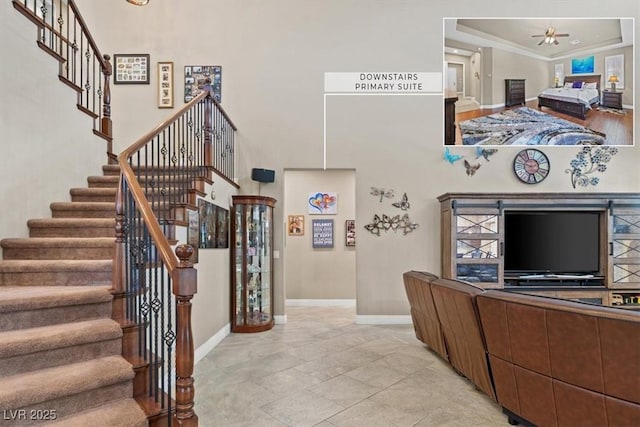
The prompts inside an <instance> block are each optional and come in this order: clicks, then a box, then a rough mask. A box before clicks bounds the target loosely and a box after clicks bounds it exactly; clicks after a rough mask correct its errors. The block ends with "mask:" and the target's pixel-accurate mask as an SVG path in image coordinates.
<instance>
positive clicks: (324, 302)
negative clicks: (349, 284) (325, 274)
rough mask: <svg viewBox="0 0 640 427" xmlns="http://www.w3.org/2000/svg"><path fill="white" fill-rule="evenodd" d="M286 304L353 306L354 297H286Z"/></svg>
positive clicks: (354, 302) (354, 304) (297, 305)
mask: <svg viewBox="0 0 640 427" xmlns="http://www.w3.org/2000/svg"><path fill="white" fill-rule="evenodd" d="M285 304H286V305H290V306H292V307H299V306H306V307H314V306H315V307H355V306H356V300H355V299H287V300H286V301H285Z"/></svg>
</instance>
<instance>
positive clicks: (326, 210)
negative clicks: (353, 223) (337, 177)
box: [309, 192, 338, 215]
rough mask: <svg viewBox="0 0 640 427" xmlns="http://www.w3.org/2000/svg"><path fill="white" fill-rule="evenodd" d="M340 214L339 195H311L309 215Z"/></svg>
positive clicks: (318, 193) (317, 193) (319, 193)
mask: <svg viewBox="0 0 640 427" xmlns="http://www.w3.org/2000/svg"><path fill="white" fill-rule="evenodd" d="M337 213H338V195H337V194H336V193H323V192H316V193H309V214H316V215H319V214H329V215H335V214H337Z"/></svg>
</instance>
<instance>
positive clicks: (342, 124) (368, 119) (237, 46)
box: [3, 0, 640, 321]
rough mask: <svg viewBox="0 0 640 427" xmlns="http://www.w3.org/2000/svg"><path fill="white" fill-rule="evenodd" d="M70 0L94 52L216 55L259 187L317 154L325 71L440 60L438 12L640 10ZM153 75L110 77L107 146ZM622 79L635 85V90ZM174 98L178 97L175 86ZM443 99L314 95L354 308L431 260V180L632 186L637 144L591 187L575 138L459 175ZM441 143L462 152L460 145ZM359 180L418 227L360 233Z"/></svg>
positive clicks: (126, 132)
mask: <svg viewBox="0 0 640 427" xmlns="http://www.w3.org/2000/svg"><path fill="white" fill-rule="evenodd" d="M78 4H79V7H80V9H81V10H82V12H83V15H84V17H85V20H86V21H87V22H88V23H89V25H90V26H91V28H92V29H94V36H95V38H96V40H97V41H98V43H99V45H100V46H104V47H103V50H104V51H105V52H107V53H149V54H150V55H151V62H152V64H154V65H155V63H156V62H157V61H174V64H175V67H176V76H175V78H176V89H179V88H180V79H181V77H182V74H181V70H182V67H183V66H184V65H197V64H203V65H208V64H211V65H217V64H219V65H222V66H223V77H222V82H223V83H222V84H223V89H222V92H223V94H222V96H223V105H224V107H225V109H226V110H227V112H228V113H229V114H230V116H231V117H232V118H233V120H234V122H235V123H236V125H237V126H238V128H239V133H238V139H237V141H238V144H239V147H238V150H237V152H236V153H237V155H238V156H239V159H238V176H237V178H238V182H239V183H240V184H241V185H242V188H241V191H242V192H243V193H255V192H256V191H258V187H257V185H256V184H254V183H252V182H251V180H250V178H249V177H250V173H251V168H252V167H264V168H269V169H274V170H275V171H276V177H281V176H282V174H283V171H284V170H285V169H322V168H323V167H324V166H325V163H324V155H323V153H324V148H325V147H324V140H325V139H324V138H325V127H324V123H325V97H324V90H323V75H324V73H325V72H328V71H356V72H357V71H425V72H442V68H443V65H442V64H443V53H442V19H443V17H445V16H447V17H455V16H458V15H459V14H460V11H462V10H463V11H464V15H465V16H467V17H473V16H487V14H490V15H491V16H495V17H500V16H538V17H545V16H547V15H548V11H549V10H553V11H554V14H555V15H557V16H570V17H581V16H584V17H590V16H602V14H603V13H605V12H606V10H608V11H614V12H615V15H616V16H630V17H635V18H636V19H637V18H639V17H640V10H639V9H638V5H637V4H636V2H629V1H628V0H612V1H611V2H609V3H607V8H606V10H605V9H603V7H602V3H601V2H600V1H597V0H585V1H581V2H579V3H577V2H571V1H567V2H557V1H551V0H539V1H536V2H528V3H523V2H513V1H508V0H497V1H494V2H490V3H488V2H477V1H471V0H452V1H448V2H428V1H424V0H405V1H403V2H397V1H392V0H380V1H376V2H371V1H366V0H327V1H323V2H317V1H311V0H268V1H265V0H246V1H243V2H238V1H231V0H189V1H184V2H181V3H180V6H179V7H178V6H176V3H175V2H174V1H170V0H153V1H151V2H150V3H149V5H148V6H146V7H141V8H138V7H134V6H131V5H129V4H128V3H126V2H125V1H118V2H111V1H110V2H107V1H101V2H96V1H94V0H78ZM576 5H579V8H576ZM7 8H8V7H7ZM6 12H7V13H9V12H10V11H9V10H7V11H6ZM11 13H15V12H12V11H11ZM129 29H132V30H131V31H129ZM29 31H33V30H29ZM636 46H637V44H636ZM3 57H5V58H6V57H7V56H3ZM9 57H10V56H9ZM637 57H638V55H637V53H636V54H635V55H634V58H637ZM5 64H6V62H4V61H3V67H5V66H6V65H5ZM637 68H638V67H637V64H636V69H637ZM155 84H156V75H155V72H152V79H151V85H142V86H137V85H116V86H114V88H113V93H112V96H113V118H114V126H115V128H116V129H115V132H116V136H117V140H116V145H117V146H120V147H122V146H126V145H127V144H126V142H128V141H131V140H132V139H134V138H136V137H137V136H140V134H141V133H142V132H144V131H146V130H148V129H150V128H151V127H152V126H154V125H155V124H156V123H157V122H158V121H159V120H160V119H162V118H164V117H166V116H167V115H168V114H169V113H171V111H166V110H158V109H157V108H156V100H155ZM634 92H635V93H636V95H637V94H638V90H637V89H635V90H634ZM178 95H179V94H178ZM485 95H486V94H485ZM489 96H490V97H491V95H489ZM176 98H177V100H178V101H179V99H180V96H176ZM483 104H485V102H483ZM179 105H180V102H177V105H176V107H177V106H179ZM442 110H443V108H442V97H441V96H429V95H427V96H327V97H326V123H327V126H326V141H327V159H326V160H327V161H326V167H327V168H328V169H355V170H356V171H357V173H356V195H355V198H356V206H357V210H356V221H357V224H358V227H359V228H358V231H359V238H358V246H357V248H358V249H357V252H356V268H357V271H358V275H357V313H358V315H362V316H365V315H367V316H368V315H372V316H375V315H379V316H385V315H389V316H392V315H406V314H408V312H409V310H408V304H407V301H406V296H405V294H404V288H403V284H402V272H404V271H406V270H408V269H414V268H415V269H420V270H431V271H433V272H436V273H439V269H440V268H439V265H440V251H439V224H438V221H439V216H438V204H437V200H436V196H437V195H439V194H441V193H445V192H452V191H468V192H488V191H499V192H503V191H504V192H509V191H511V192H553V191H579V192H585V191H602V192H611V191H638V188H640V172H639V169H638V167H637V165H638V161H639V160H640V154H639V153H638V149H637V148H636V147H624V148H621V149H620V153H619V154H618V155H617V156H615V157H614V159H613V160H612V161H611V163H610V164H609V170H608V171H607V172H606V173H604V174H601V176H600V177H601V182H600V184H599V185H598V186H597V187H589V188H579V189H576V190H574V189H573V188H572V187H571V183H570V180H569V175H568V174H566V173H565V169H567V168H568V167H569V162H570V161H571V160H572V159H573V158H574V157H575V155H576V153H577V152H578V151H579V148H561V147H548V148H543V150H544V151H545V152H546V153H547V154H548V155H549V158H550V160H551V165H552V170H551V174H550V176H549V177H548V178H547V179H546V180H545V181H544V182H542V183H541V184H539V185H535V186H527V185H524V184H521V183H519V182H518V181H517V180H516V179H515V177H514V175H513V172H512V170H511V165H512V162H513V157H514V156H515V154H516V152H517V151H518V148H515V147H505V148H501V149H500V150H499V152H498V153H497V154H495V155H494V156H493V157H491V161H490V162H488V163H485V164H483V166H482V167H481V169H480V170H479V171H478V173H477V174H476V175H475V176H474V177H468V176H467V175H466V174H465V172H464V167H463V166H462V165H461V164H460V163H456V164H455V165H450V164H449V163H447V162H445V161H444V160H443V146H442V139H443V131H442V129H443V111H442ZM637 117H638V115H637V114H636V119H635V121H636V124H637V123H638V118H637ZM636 128H637V126H636ZM116 150H117V147H116ZM454 151H456V152H457V153H460V154H464V155H466V156H469V157H471V158H473V157H474V151H473V149H471V148H458V149H455V150H454ZM12 182H14V181H12ZM371 186H380V187H389V188H394V189H395V190H396V193H397V194H402V192H405V191H406V192H407V194H408V196H409V199H410V202H411V209H410V211H409V214H410V215H411V218H412V219H413V220H415V222H416V223H418V224H419V228H418V229H417V230H415V231H414V232H412V233H409V234H407V235H406V236H404V235H401V234H399V233H394V234H390V233H387V234H384V235H382V236H380V237H376V236H373V235H370V234H367V233H364V232H362V229H361V228H360V227H361V226H362V224H366V223H367V222H369V221H370V220H371V219H372V217H373V215H374V214H375V213H380V212H383V211H386V210H387V209H390V207H389V206H388V205H384V209H383V208H381V206H380V203H379V202H378V200H377V199H375V198H373V197H372V196H371V195H370V194H369V191H370V187H371ZM262 190H263V193H265V195H268V196H272V197H275V198H276V199H278V200H282V199H283V196H284V185H283V182H282V179H279V178H276V182H275V183H273V184H271V185H269V186H262ZM284 215H285V212H284V210H283V209H282V208H281V207H280V208H278V207H276V209H275V218H274V222H275V233H276V234H280V235H282V233H283V229H282V228H283V224H284V221H285V217H284ZM282 243H283V242H282V241H280V242H277V241H276V248H275V249H276V250H280V252H281V253H283V248H282ZM283 262H284V259H282V258H281V259H279V260H276V262H275V292H276V313H277V314H283V313H284V298H285V297H284V286H283V282H284V273H283V268H282V266H283ZM219 298H220V299H221V300H224V299H225V298H227V299H228V296H227V295H224V294H221V295H220V296H219ZM225 303H226V301H225ZM194 304H198V301H197V300H196V301H195V302H194ZM199 321H207V318H206V317H203V318H200V319H199Z"/></svg>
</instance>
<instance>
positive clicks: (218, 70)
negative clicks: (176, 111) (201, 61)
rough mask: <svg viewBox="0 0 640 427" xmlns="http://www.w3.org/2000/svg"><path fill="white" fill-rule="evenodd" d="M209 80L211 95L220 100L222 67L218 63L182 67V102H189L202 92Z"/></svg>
mask: <svg viewBox="0 0 640 427" xmlns="http://www.w3.org/2000/svg"><path fill="white" fill-rule="evenodd" d="M207 79H209V80H210V81H211V86H212V88H213V97H214V99H215V100H216V101H218V102H222V67H221V66H220V65H187V66H185V67H184V102H189V101H191V100H192V99H193V98H195V97H196V96H198V95H199V94H200V92H202V87H203V86H204V85H205V84H206V83H207Z"/></svg>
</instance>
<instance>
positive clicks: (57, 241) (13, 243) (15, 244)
mask: <svg viewBox="0 0 640 427" xmlns="http://www.w3.org/2000/svg"><path fill="white" fill-rule="evenodd" d="M114 243H115V240H114V239H113V237H23V238H8V239H2V240H1V241H0V245H1V246H2V247H3V248H30V247H48V248H105V247H111V246H113V245H114Z"/></svg>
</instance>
